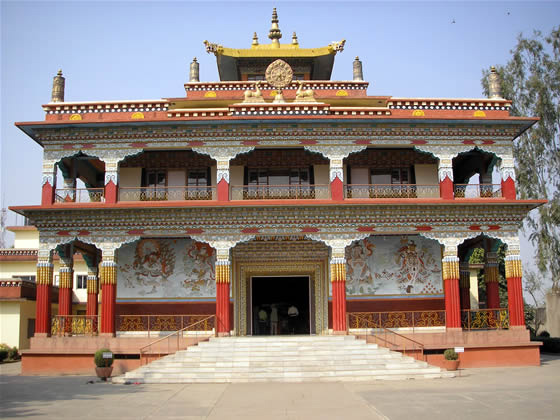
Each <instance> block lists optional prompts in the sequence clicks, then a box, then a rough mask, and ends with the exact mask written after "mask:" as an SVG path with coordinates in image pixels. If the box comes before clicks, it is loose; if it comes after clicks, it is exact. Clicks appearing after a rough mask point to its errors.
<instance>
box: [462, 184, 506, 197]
mask: <svg viewBox="0 0 560 420" xmlns="http://www.w3.org/2000/svg"><path fill="white" fill-rule="evenodd" d="M453 193H454V196H455V198H501V197H502V186H501V185H500V184H455V185H454V186H453Z"/></svg>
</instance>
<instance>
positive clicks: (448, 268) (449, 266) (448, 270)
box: [442, 261, 459, 280]
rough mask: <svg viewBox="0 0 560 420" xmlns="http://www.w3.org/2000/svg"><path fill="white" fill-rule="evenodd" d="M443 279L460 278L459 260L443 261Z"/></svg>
mask: <svg viewBox="0 0 560 420" xmlns="http://www.w3.org/2000/svg"><path fill="white" fill-rule="evenodd" d="M442 266H443V279H444V280H454V279H459V261H443V263H442Z"/></svg>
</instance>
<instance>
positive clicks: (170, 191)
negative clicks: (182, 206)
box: [119, 186, 216, 201]
mask: <svg viewBox="0 0 560 420" xmlns="http://www.w3.org/2000/svg"><path fill="white" fill-rule="evenodd" d="M215 199H216V188H215V187H209V186H173V187H121V188H119V201H187V200H215Z"/></svg>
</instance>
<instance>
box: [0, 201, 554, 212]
mask: <svg viewBox="0 0 560 420" xmlns="http://www.w3.org/2000/svg"><path fill="white" fill-rule="evenodd" d="M546 203H548V201H547V200H506V199H500V198H496V199H487V198H479V199H461V200H457V201H455V200H454V201H442V200H441V199H420V198H416V199H413V198H411V199H402V198H392V199H357V198H352V199H344V204H346V205H370V206H379V205H391V206H394V205H409V206H416V205H419V204H422V205H442V204H446V205H458V206H464V205H467V204H472V205H481V204H487V205H493V204H499V205H504V204H518V205H526V204H534V205H535V207H538V206H539V205H542V204H546ZM340 204H341V203H340V202H335V201H333V200H236V201H228V202H217V201H213V200H201V201H190V200H185V201H152V202H149V201H130V202H125V201H121V202H119V203H116V204H111V205H107V203H105V204H99V203H82V204H74V203H69V204H56V205H54V206H50V205H49V206H42V205H41V206H9V207H8V208H9V209H10V210H13V211H15V212H19V211H26V210H53V211H56V210H71V209H126V208H151V207H154V208H155V207H162V208H180V207H278V206H295V207H301V206H326V205H330V206H340Z"/></svg>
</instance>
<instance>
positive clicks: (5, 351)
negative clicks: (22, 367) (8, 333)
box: [0, 344, 10, 362]
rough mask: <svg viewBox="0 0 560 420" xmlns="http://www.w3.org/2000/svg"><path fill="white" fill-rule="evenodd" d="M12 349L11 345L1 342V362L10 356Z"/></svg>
mask: <svg viewBox="0 0 560 420" xmlns="http://www.w3.org/2000/svg"><path fill="white" fill-rule="evenodd" d="M9 351H10V347H8V346H7V345H6V344H0V362H3V361H4V360H6V359H7V358H8V353H9Z"/></svg>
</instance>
